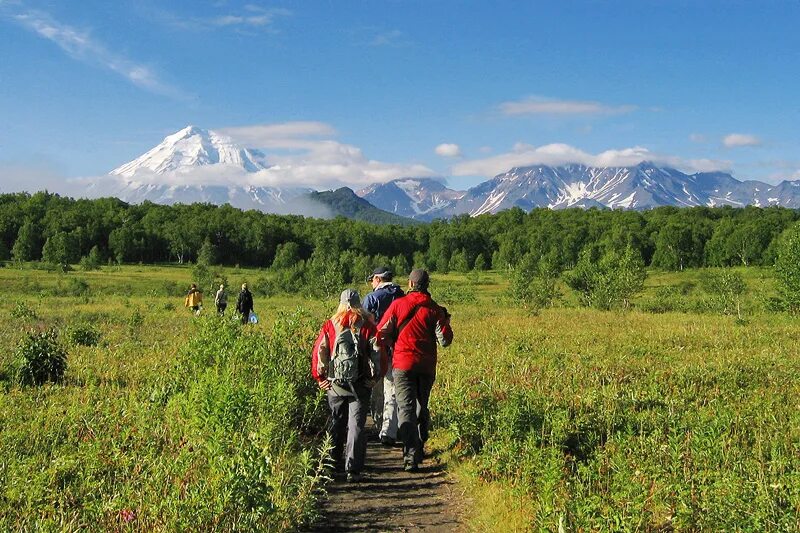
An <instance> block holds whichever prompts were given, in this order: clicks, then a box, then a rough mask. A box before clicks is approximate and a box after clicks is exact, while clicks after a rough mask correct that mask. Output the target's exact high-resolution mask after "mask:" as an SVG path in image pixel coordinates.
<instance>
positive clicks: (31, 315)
mask: <svg viewBox="0 0 800 533" xmlns="http://www.w3.org/2000/svg"><path fill="white" fill-rule="evenodd" d="M11 316H12V317H13V318H22V319H36V318H38V316H37V314H36V310H34V309H33V308H32V307H31V306H29V305H28V304H27V303H25V302H23V301H19V302H17V303H16V305H14V309H12V310H11Z"/></svg>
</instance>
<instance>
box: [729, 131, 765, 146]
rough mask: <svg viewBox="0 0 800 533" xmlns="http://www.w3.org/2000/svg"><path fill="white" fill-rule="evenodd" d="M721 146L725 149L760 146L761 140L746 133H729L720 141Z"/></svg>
mask: <svg viewBox="0 0 800 533" xmlns="http://www.w3.org/2000/svg"><path fill="white" fill-rule="evenodd" d="M722 144H723V145H725V147H726V148H738V147H740V146H760V145H761V139H759V138H758V137H756V136H755V135H750V134H747V133H731V134H730V135H726V136H725V137H724V138H723V139H722Z"/></svg>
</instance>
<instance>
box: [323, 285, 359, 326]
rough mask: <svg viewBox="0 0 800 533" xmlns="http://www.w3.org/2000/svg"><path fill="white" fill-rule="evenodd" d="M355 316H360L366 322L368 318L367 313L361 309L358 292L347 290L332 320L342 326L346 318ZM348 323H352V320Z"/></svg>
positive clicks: (340, 298) (341, 297) (343, 292)
mask: <svg viewBox="0 0 800 533" xmlns="http://www.w3.org/2000/svg"><path fill="white" fill-rule="evenodd" d="M354 315H358V316H359V317H361V318H362V319H364V320H366V316H367V315H366V311H364V308H362V307H361V297H360V296H359V295H358V291H357V290H355V289H345V290H343V291H342V294H341V295H340V296H339V307H338V308H337V309H336V313H334V315H333V316H332V317H331V319H332V320H333V321H334V322H338V323H340V324H341V323H344V321H345V318H346V317H353V316H354ZM347 322H351V319H349V318H348V319H347ZM351 323H352V322H351Z"/></svg>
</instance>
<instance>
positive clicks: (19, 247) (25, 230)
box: [11, 221, 39, 261]
mask: <svg viewBox="0 0 800 533" xmlns="http://www.w3.org/2000/svg"><path fill="white" fill-rule="evenodd" d="M11 256H12V257H13V258H14V261H33V260H34V259H36V258H37V257H38V256H39V247H38V238H37V234H36V231H35V230H34V228H33V224H32V223H31V222H30V221H27V222H25V223H24V224H23V225H22V226H21V227H20V228H19V233H18V234H17V240H16V241H14V246H13V248H11Z"/></svg>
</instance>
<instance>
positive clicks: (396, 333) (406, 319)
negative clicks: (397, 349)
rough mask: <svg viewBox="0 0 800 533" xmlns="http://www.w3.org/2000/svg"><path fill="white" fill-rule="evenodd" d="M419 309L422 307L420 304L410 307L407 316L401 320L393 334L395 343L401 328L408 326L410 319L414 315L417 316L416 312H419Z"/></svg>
mask: <svg viewBox="0 0 800 533" xmlns="http://www.w3.org/2000/svg"><path fill="white" fill-rule="evenodd" d="M420 307H423V305H422V304H417V305H415V306H414V307H412V308H411V311H409V312H408V314H407V315H406V317H405V318H404V319H403V321H402V322H400V324H399V325H398V326H397V331H396V332H395V334H394V340H395V342H397V339H399V338H400V332H401V331H403V328H405V327H406V326H407V325H408V323H409V322H411V319H412V318H414V315H416V314H417V311H419V308H420Z"/></svg>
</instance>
